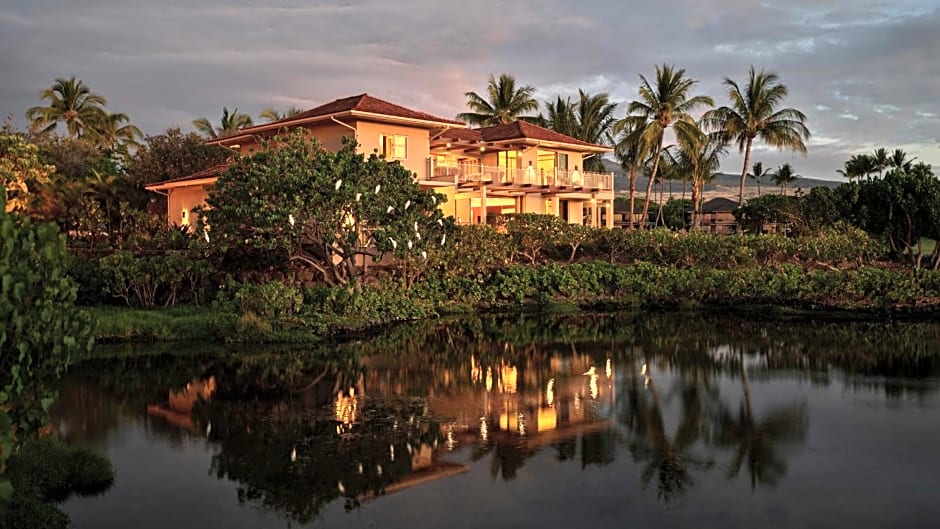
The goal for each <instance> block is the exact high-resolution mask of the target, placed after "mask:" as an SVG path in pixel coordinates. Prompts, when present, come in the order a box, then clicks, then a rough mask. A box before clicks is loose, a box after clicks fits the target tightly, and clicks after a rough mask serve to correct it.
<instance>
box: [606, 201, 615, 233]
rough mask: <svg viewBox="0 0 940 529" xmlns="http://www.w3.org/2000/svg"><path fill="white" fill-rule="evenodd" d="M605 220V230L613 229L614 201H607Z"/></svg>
mask: <svg viewBox="0 0 940 529" xmlns="http://www.w3.org/2000/svg"><path fill="white" fill-rule="evenodd" d="M606 220H607V222H606V223H605V224H606V225H607V229H611V228H613V227H614V201H613V200H608V201H607V219H606Z"/></svg>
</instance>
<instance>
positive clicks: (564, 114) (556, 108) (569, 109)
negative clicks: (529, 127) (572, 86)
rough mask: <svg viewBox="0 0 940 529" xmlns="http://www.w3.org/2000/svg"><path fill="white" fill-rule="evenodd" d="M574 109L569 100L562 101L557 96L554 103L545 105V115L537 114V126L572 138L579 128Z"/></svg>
mask: <svg viewBox="0 0 940 529" xmlns="http://www.w3.org/2000/svg"><path fill="white" fill-rule="evenodd" d="M575 108H576V106H575V104H574V103H572V102H571V98H566V99H562V98H561V96H558V98H557V99H556V100H555V102H554V103H552V102H548V103H546V104H545V115H542V114H541V113H540V114H539V119H538V121H539V125H542V126H543V127H546V128H549V129H552V130H554V131H555V132H560V133H561V134H565V135H567V136H574V135H575V134H577V133H578V128H579V126H578V116H577V114H576V113H575Z"/></svg>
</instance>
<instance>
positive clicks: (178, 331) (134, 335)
mask: <svg viewBox="0 0 940 529" xmlns="http://www.w3.org/2000/svg"><path fill="white" fill-rule="evenodd" d="M88 310H89V311H90V312H91V315H92V317H93V318H94V319H95V321H96V322H97V327H96V331H95V339H96V340H97V341H99V342H119V341H139V342H148V341H178V340H187V341H192V340H215V339H216V336H217V332H218V330H219V328H220V323H221V322H222V321H224V320H231V319H234V317H235V316H233V315H226V314H219V313H218V312H215V311H213V309H212V308H210V307H196V306H191V305H188V306H178V307H170V308H167V309H149V310H148V309H134V308H128V307H89V308H88Z"/></svg>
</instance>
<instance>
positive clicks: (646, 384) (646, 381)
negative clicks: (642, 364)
mask: <svg viewBox="0 0 940 529" xmlns="http://www.w3.org/2000/svg"><path fill="white" fill-rule="evenodd" d="M650 380H653V379H652V377H643V388H644V389H646V388H648V387H650Z"/></svg>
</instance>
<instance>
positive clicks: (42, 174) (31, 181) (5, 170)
mask: <svg viewBox="0 0 940 529" xmlns="http://www.w3.org/2000/svg"><path fill="white" fill-rule="evenodd" d="M54 171H55V167H54V166H51V165H47V164H44V163H42V161H41V160H40V158H39V148H38V147H37V146H36V145H33V144H31V143H28V142H27V141H26V139H25V138H24V137H23V136H22V135H21V134H13V133H7V132H6V131H4V132H3V133H0V188H3V189H4V196H3V199H4V200H5V207H4V211H5V212H10V211H24V210H26V209H27V208H28V207H29V205H30V201H31V200H32V199H33V195H34V194H35V193H36V190H37V188H38V187H39V186H41V185H43V184H45V183H46V182H48V181H49V176H50V175H51V174H52V173H53V172H54Z"/></svg>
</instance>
